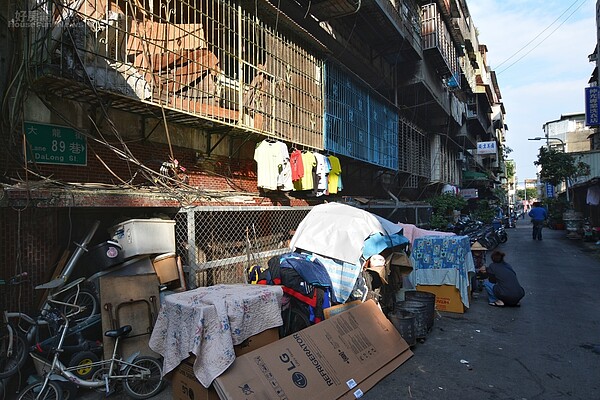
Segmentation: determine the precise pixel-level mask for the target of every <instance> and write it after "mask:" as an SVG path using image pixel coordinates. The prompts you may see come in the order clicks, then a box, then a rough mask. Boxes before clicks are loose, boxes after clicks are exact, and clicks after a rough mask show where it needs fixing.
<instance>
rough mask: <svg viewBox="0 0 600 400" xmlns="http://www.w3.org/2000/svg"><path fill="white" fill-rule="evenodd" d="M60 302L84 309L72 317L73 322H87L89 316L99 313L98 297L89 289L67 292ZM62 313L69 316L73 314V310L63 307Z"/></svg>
mask: <svg viewBox="0 0 600 400" xmlns="http://www.w3.org/2000/svg"><path fill="white" fill-rule="evenodd" d="M61 301H63V302H65V303H70V304H75V305H77V306H80V307H84V308H83V310H82V311H81V312H80V313H77V314H75V315H74V321H75V322H82V321H87V320H88V319H89V318H90V317H91V316H93V315H96V314H98V313H99V312H100V302H99V301H98V296H96V293H94V291H92V290H90V289H85V288H83V289H80V290H79V292H77V291H72V292H68V293H67V294H66V295H65V297H64V298H63V299H62V300H61ZM62 311H63V312H64V313H65V314H69V313H71V312H73V309H72V308H71V307H68V306H64V307H63V310H62Z"/></svg>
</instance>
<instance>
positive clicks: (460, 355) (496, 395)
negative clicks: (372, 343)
mask: <svg viewBox="0 0 600 400" xmlns="http://www.w3.org/2000/svg"><path fill="white" fill-rule="evenodd" d="M566 233H567V232H566V231H553V230H549V229H546V228H545V229H544V231H543V240H542V241H533V240H532V238H531V225H530V224H529V220H519V221H518V224H517V227H516V228H514V229H508V234H509V239H508V242H507V243H505V244H502V245H500V246H499V247H498V249H499V250H502V251H503V252H505V253H506V257H505V261H507V262H508V263H510V264H511V265H512V266H513V267H514V269H515V271H516V272H517V274H518V277H519V280H520V282H521V285H522V286H523V287H524V288H525V292H526V294H525V297H524V298H523V300H522V301H521V306H520V307H518V308H498V307H492V306H489V305H488V302H487V296H486V294H485V291H484V292H482V293H480V294H479V295H478V296H477V298H475V299H473V302H472V304H471V307H470V308H469V309H468V311H467V312H465V313H464V314H453V313H439V314H438V315H437V318H436V321H435V324H434V327H433V330H432V331H431V333H430V334H429V335H428V336H427V338H426V340H425V342H424V343H422V344H420V343H417V345H416V346H414V348H413V351H414V356H413V357H412V358H411V359H410V360H409V361H407V362H406V363H404V364H403V365H401V366H400V367H399V368H398V369H396V370H395V371H394V372H393V373H392V374H390V375H388V376H387V377H386V378H384V379H383V380H382V381H381V382H380V383H379V384H378V385H377V386H375V387H374V388H373V389H371V390H370V391H368V392H367V393H366V394H365V395H364V396H363V399H365V400H376V399H421V400H436V399H440V400H441V399H444V400H448V399H460V400H471V399H473V400H475V399H477V400H482V399H487V400H496V399H498V400H500V399H511V400H533V399H540V400H542V399H543V400H546V399H569V400H574V399H600V310H599V306H600V303H599V300H598V298H599V288H600V261H599V260H600V259H599V258H598V256H597V251H595V249H594V248H593V247H594V246H595V245H594V244H589V245H587V246H583V243H582V242H581V240H570V239H567V238H566ZM599 247H600V246H599ZM488 261H489V254H488Z"/></svg>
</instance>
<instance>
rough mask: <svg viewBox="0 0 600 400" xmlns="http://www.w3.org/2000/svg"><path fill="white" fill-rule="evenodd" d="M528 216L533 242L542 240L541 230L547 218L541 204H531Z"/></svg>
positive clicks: (537, 202) (546, 213)
mask: <svg viewBox="0 0 600 400" xmlns="http://www.w3.org/2000/svg"><path fill="white" fill-rule="evenodd" d="M529 216H530V217H531V222H532V223H533V231H532V233H533V240H536V239H537V240H542V228H543V227H544V222H546V219H547V218H548V212H547V211H546V209H545V208H544V207H542V203H540V202H539V201H536V202H535V203H533V207H532V208H531V211H529Z"/></svg>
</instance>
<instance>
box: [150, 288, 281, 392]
mask: <svg viewBox="0 0 600 400" xmlns="http://www.w3.org/2000/svg"><path fill="white" fill-rule="evenodd" d="M282 296H283V291H282V290H281V287H280V286H266V285H246V284H233V285H216V286H210V287H202V288H197V289H194V290H189V291H187V292H182V293H176V294H172V295H170V296H166V297H165V299H164V302H163V304H162V306H161V309H160V312H159V314H158V318H157V320H156V323H155V325H154V329H153V331H152V336H151V337H150V342H149V345H150V348H151V349H152V350H154V351H156V352H157V353H159V354H160V355H162V356H163V357H164V362H163V374H167V373H169V372H170V371H172V370H173V369H175V368H176V367H177V366H178V365H179V363H180V362H181V361H183V360H185V359H186V358H188V357H189V355H190V353H193V354H195V355H196V362H195V363H194V374H195V375H196V378H198V380H199V381H200V383H202V385H204V386H205V387H209V386H210V384H211V382H212V381H213V380H214V379H215V378H216V377H217V376H219V375H221V374H222V373H223V372H224V371H225V370H226V369H227V368H228V367H229V366H230V365H231V364H232V363H233V361H234V360H235V353H234V349H233V346H234V345H237V344H240V343H241V342H243V341H244V340H246V339H247V338H249V337H250V336H252V335H256V334H258V333H260V332H262V331H264V330H266V329H270V328H274V327H277V326H280V325H281V324H282V323H283V321H282V319H281V298H282Z"/></svg>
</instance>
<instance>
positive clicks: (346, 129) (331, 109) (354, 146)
mask: <svg viewBox="0 0 600 400" xmlns="http://www.w3.org/2000/svg"><path fill="white" fill-rule="evenodd" d="M325 97H326V103H325V104H326V107H325V118H326V124H325V148H326V150H330V151H333V152H335V153H338V154H342V155H345V156H349V157H352V158H355V159H358V160H362V161H366V162H369V163H371V164H375V165H378V166H382V167H385V168H389V169H392V170H397V169H398V111H397V109H396V108H395V107H393V106H391V105H388V104H385V103H384V102H383V101H382V100H380V98H379V97H378V96H377V95H376V94H375V92H374V91H373V90H372V89H370V88H368V87H367V86H366V85H362V84H360V83H359V82H358V81H357V80H356V79H354V78H352V76H351V75H349V74H348V73H345V72H344V71H342V70H341V69H340V68H338V67H336V66H335V65H333V64H327V66H326V94H325Z"/></svg>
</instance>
